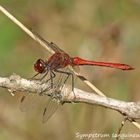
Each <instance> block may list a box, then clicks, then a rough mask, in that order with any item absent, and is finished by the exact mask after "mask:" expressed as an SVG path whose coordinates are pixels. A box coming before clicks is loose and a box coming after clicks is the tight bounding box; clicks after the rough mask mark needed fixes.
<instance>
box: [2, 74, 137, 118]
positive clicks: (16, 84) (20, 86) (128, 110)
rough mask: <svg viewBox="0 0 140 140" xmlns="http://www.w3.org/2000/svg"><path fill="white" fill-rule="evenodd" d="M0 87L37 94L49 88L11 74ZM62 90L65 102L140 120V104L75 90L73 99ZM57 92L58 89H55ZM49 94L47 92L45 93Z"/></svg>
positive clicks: (66, 91) (3, 79) (47, 85)
mask: <svg viewBox="0 0 140 140" xmlns="http://www.w3.org/2000/svg"><path fill="white" fill-rule="evenodd" d="M0 87H3V88H6V89H8V90H10V91H13V92H14V91H20V92H27V93H34V94H39V93H40V92H42V91H44V90H45V89H46V88H48V87H49V84H48V83H42V82H40V81H36V80H32V81H31V80H27V79H23V78H21V77H20V76H19V75H16V74H13V75H11V76H10V77H8V78H7V77H0ZM64 89H65V90H62V93H61V94H62V95H64V98H63V99H64V101H65V102H77V103H88V104H96V105H99V106H103V107H107V108H109V109H113V110H116V111H118V112H120V113H121V114H123V115H124V116H127V117H128V118H130V119H131V120H133V119H140V102H125V101H120V100H116V99H112V98H108V97H102V96H99V95H97V94H95V93H89V92H86V91H83V90H80V89H77V88H75V89H74V92H75V95H76V98H75V99H74V94H73V92H70V93H69V92H68V89H67V88H64ZM57 90H58V89H57ZM46 93H49V92H46ZM67 95H68V96H67Z"/></svg>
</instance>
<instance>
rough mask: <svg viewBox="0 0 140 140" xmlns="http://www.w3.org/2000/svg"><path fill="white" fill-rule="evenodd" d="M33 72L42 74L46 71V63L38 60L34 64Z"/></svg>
mask: <svg viewBox="0 0 140 140" xmlns="http://www.w3.org/2000/svg"><path fill="white" fill-rule="evenodd" d="M34 70H35V71H36V72H38V73H44V72H45V70H46V63H45V61H44V60H42V59H38V60H37V61H36V62H35V64H34Z"/></svg>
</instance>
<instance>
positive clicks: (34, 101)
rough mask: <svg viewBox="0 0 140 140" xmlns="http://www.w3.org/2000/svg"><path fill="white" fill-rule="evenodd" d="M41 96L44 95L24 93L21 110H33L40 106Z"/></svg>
mask: <svg viewBox="0 0 140 140" xmlns="http://www.w3.org/2000/svg"><path fill="white" fill-rule="evenodd" d="M41 98H42V97H40V96H38V95H35V94H31V93H30V94H27V95H23V96H22V98H21V100H20V106H19V108H20V110H21V111H22V112H28V111H32V110H33V109H35V108H36V107H37V106H38V104H39V103H40V101H41Z"/></svg>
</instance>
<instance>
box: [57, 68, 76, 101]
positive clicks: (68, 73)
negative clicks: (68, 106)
mask: <svg viewBox="0 0 140 140" xmlns="http://www.w3.org/2000/svg"><path fill="white" fill-rule="evenodd" d="M55 72H58V73H63V74H66V75H67V77H66V79H65V80H64V84H65V83H66V82H67V80H68V78H69V77H70V76H71V77H72V81H71V82H72V92H73V94H74V99H76V95H75V92H74V76H73V74H72V73H70V72H66V71H61V70H55ZM64 84H63V86H64ZM63 86H62V88H63Z"/></svg>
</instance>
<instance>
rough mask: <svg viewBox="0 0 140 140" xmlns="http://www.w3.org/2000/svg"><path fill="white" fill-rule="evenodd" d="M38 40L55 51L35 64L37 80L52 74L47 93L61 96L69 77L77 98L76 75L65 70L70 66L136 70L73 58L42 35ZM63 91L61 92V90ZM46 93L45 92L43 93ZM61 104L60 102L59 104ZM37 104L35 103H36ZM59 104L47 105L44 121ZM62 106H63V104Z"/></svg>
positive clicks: (51, 103) (50, 101)
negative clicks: (55, 93) (56, 80)
mask: <svg viewBox="0 0 140 140" xmlns="http://www.w3.org/2000/svg"><path fill="white" fill-rule="evenodd" d="M35 35H36V36H37V37H38V38H40V39H41V40H42V41H43V42H45V43H46V44H47V46H49V47H50V48H51V49H53V50H54V52H55V53H54V54H53V55H52V56H50V57H49V58H48V60H43V59H41V58H40V59H37V60H36V62H35V64H34V70H35V71H36V72H37V73H36V74H35V75H34V76H33V78H35V77H36V76H38V75H41V77H40V79H39V80H43V79H44V78H45V77H46V76H47V75H48V73H50V74H49V75H50V76H49V78H48V79H46V78H45V79H46V80H45V82H46V83H48V82H50V87H49V88H48V89H46V91H49V89H55V90H52V91H54V92H56V91H57V90H56V89H59V94H58V92H57V95H61V90H62V89H63V88H64V86H65V84H66V82H67V81H68V79H69V77H71V82H72V83H71V86H72V87H71V90H72V92H73V94H74V98H76V95H75V92H74V75H73V73H71V72H67V71H65V70H64V69H65V68H67V67H68V66H72V67H75V66H84V65H89V66H101V67H110V68H116V69H120V70H124V71H126V70H133V69H134V68H133V67H131V66H130V65H127V64H121V63H112V62H98V61H93V60H92V61H91V60H86V59H83V58H80V57H71V56H70V55H69V54H68V53H66V52H64V51H63V50H61V49H60V48H59V47H58V46H57V45H56V44H54V43H53V42H48V41H46V40H44V39H43V38H42V37H41V36H40V35H38V34H35ZM57 73H59V74H60V75H61V77H60V78H59V81H58V82H57V84H54V79H55V77H56V75H57ZM64 75H65V76H64ZM60 89H61V90H60ZM43 92H45V91H43ZM53 95H54V93H53V92H51V94H50V96H51V97H52V98H54V96H53ZM25 99H26V98H25V96H23V97H22V99H21V104H25V102H26V100H25ZM59 103H60V102H59ZM34 104H35V103H34ZM56 104H57V103H56V102H55V101H54V102H53V101H52V100H49V102H48V103H47V105H46V107H45V109H44V111H43V117H44V118H45V119H44V121H47V120H48V119H49V118H50V117H51V116H52V115H53V114H54V112H55V111H56V110H57V108H58V105H56ZM61 104H63V103H62V102H61Z"/></svg>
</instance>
